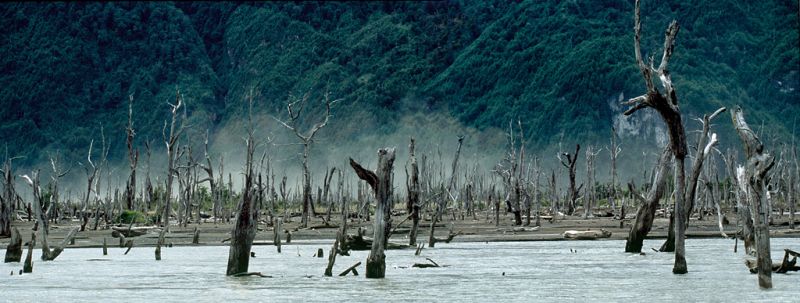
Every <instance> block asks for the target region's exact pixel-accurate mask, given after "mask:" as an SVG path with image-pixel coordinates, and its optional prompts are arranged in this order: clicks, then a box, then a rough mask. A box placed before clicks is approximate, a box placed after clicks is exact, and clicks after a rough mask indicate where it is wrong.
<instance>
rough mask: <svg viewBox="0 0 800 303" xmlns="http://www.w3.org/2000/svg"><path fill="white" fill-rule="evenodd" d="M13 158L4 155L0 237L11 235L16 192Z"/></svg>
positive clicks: (0, 198)
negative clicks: (12, 165)
mask: <svg viewBox="0 0 800 303" xmlns="http://www.w3.org/2000/svg"><path fill="white" fill-rule="evenodd" d="M12 160H13V159H11V158H8V156H6V161H5V163H3V169H2V171H0V172H2V174H3V194H2V196H0V237H10V236H11V221H12V220H13V218H14V217H13V214H14V204H15V202H16V201H17V193H16V192H15V191H14V172H13V170H12V168H11V161H12Z"/></svg>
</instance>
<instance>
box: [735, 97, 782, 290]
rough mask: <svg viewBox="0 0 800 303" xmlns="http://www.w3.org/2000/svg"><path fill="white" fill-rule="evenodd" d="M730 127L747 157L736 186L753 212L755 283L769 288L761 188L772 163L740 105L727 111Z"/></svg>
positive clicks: (765, 216) (764, 200)
mask: <svg viewBox="0 0 800 303" xmlns="http://www.w3.org/2000/svg"><path fill="white" fill-rule="evenodd" d="M731 118H732V119H733V126H734V127H735V128H736V132H738V133H739V138H740V139H741V140H742V145H744V151H745V155H746V156H747V168H746V169H745V168H743V167H739V168H738V169H737V175H738V176H740V178H739V185H740V186H743V187H744V189H743V191H744V192H745V195H746V197H747V200H748V204H749V205H750V210H751V212H752V214H753V225H754V226H755V237H756V252H757V259H758V286H760V287H761V288H772V260H771V259H770V247H769V246H770V245H769V225H768V218H769V212H768V211H767V209H768V207H767V203H768V201H767V195H766V194H765V192H764V190H765V188H766V185H767V181H766V178H767V173H768V172H769V170H770V169H772V166H773V165H774V164H775V159H774V158H773V157H772V155H770V154H769V153H767V152H766V151H764V145H763V144H761V141H760V140H759V139H758V137H757V136H756V134H755V133H754V132H753V131H752V130H750V127H749V126H748V125H747V122H745V120H744V114H743V113H742V108H741V107H739V106H737V107H736V109H734V110H733V111H732V112H731Z"/></svg>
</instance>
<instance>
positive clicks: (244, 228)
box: [227, 93, 258, 276]
mask: <svg viewBox="0 0 800 303" xmlns="http://www.w3.org/2000/svg"><path fill="white" fill-rule="evenodd" d="M252 100H253V99H252V93H251V95H250V106H252V102H253V101H252ZM246 145H247V150H246V160H245V166H244V168H245V174H244V188H242V200H241V201H240V202H239V207H238V209H239V212H238V214H237V216H236V223H235V224H234V227H233V230H232V231H231V244H230V251H229V253H228V269H227V275H228V276H232V275H236V274H239V273H243V272H247V271H248V267H249V265H250V248H251V247H252V245H253V239H254V238H255V236H256V221H257V218H258V209H257V208H256V207H255V203H254V197H253V196H254V194H255V189H254V185H253V176H254V174H253V153H254V152H255V148H256V147H255V145H256V144H255V139H254V138H253V130H252V121H251V122H250V129H249V131H248V138H247V142H246Z"/></svg>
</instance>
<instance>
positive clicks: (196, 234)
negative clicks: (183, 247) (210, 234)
mask: <svg viewBox="0 0 800 303" xmlns="http://www.w3.org/2000/svg"><path fill="white" fill-rule="evenodd" d="M192 244H194V245H198V244H200V231H199V230H198V229H197V226H195V227H194V233H193V236H192Z"/></svg>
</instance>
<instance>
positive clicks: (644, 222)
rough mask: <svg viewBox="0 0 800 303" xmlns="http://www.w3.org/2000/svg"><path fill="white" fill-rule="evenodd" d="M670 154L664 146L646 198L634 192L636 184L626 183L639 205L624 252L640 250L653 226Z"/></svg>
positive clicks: (638, 251) (665, 181) (665, 180)
mask: <svg viewBox="0 0 800 303" xmlns="http://www.w3.org/2000/svg"><path fill="white" fill-rule="evenodd" d="M671 156H672V154H671V152H670V150H669V148H668V147H667V148H665V149H664V152H663V153H662V154H661V158H659V160H658V164H657V166H656V173H655V175H653V183H652V185H651V187H650V192H649V193H648V194H647V198H645V197H642V196H641V195H640V194H639V193H638V192H636V186H634V185H633V184H630V183H629V184H628V188H629V190H630V191H631V194H632V195H633V196H634V198H636V199H637V200H639V202H640V203H641V206H639V210H638V211H637V212H636V222H635V223H634V224H633V226H631V230H630V232H629V233H628V240H627V241H626V242H625V252H629V253H640V252H642V243H643V242H644V238H645V237H647V234H648V233H650V229H651V228H652V227H653V218H654V217H655V214H656V209H658V204H659V201H661V197H662V196H663V195H664V190H665V188H666V186H667V174H669V167H670V165H669V163H670V158H671Z"/></svg>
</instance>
